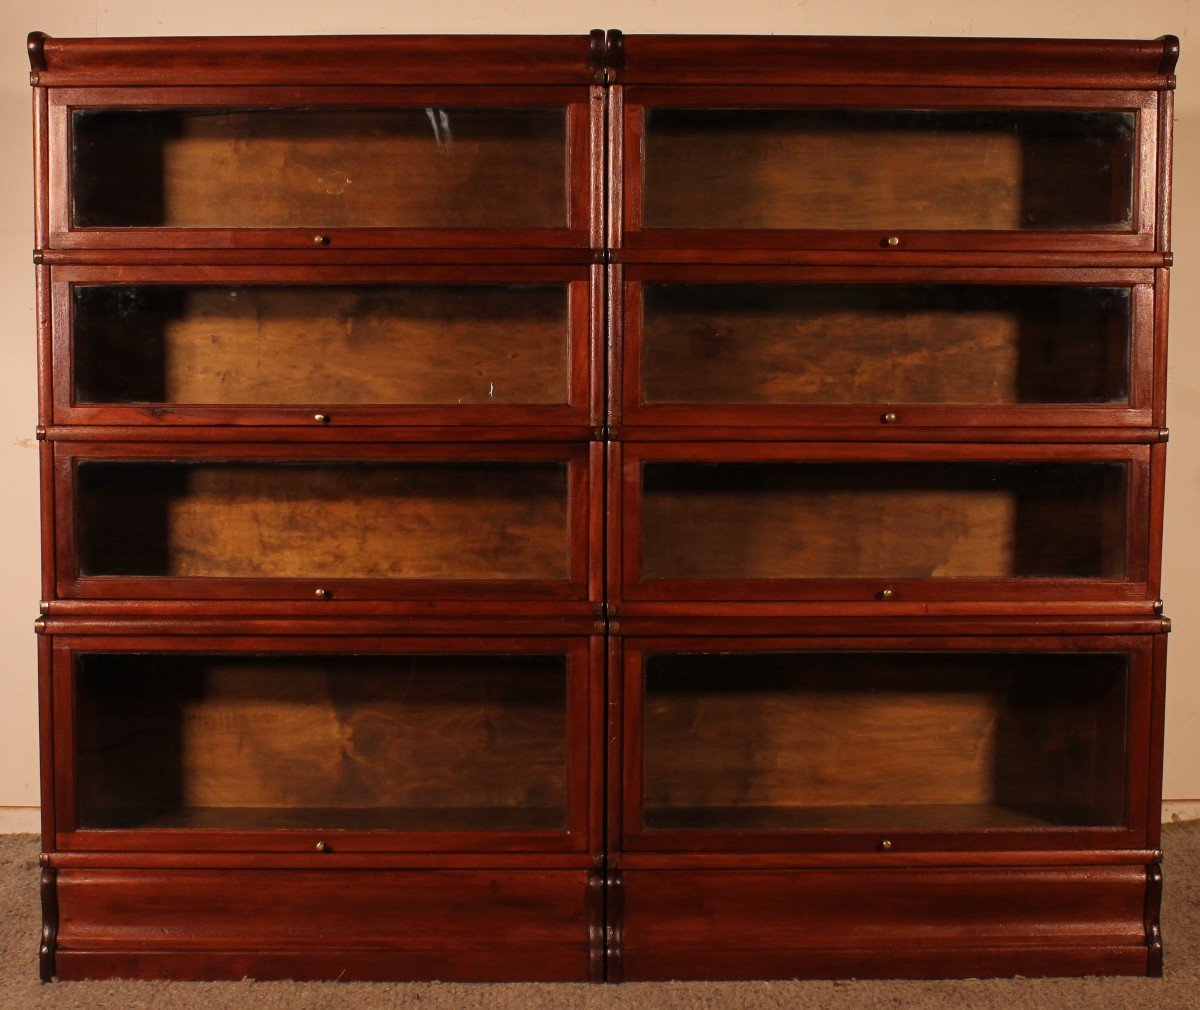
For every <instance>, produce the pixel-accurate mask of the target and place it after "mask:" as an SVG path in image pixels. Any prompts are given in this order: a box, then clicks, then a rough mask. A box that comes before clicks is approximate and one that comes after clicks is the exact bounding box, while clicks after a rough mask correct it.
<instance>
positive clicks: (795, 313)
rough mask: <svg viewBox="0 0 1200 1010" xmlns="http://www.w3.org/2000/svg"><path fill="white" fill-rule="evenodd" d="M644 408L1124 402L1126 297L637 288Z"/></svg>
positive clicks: (994, 288) (988, 288)
mask: <svg viewBox="0 0 1200 1010" xmlns="http://www.w3.org/2000/svg"><path fill="white" fill-rule="evenodd" d="M643 291H644V294H643V306H642V318H641V334H642V342H643V350H642V358H643V365H642V368H643V376H642V389H641V397H642V401H643V402H644V403H646V404H687V403H696V404H768V405H770V404H822V403H830V404H852V403H877V404H904V403H913V404H924V403H928V404H1056V403H1060V404H1087V403H1097V404H1104V403H1121V402H1128V400H1129V397H1130V345H1131V334H1132V319H1133V312H1132V298H1131V291H1130V289H1129V288H1117V287H1069V286H1064V285H1053V284H1050V285H1024V286H1013V285H962V284H936V285H935V284H766V283H758V284H745V283H730V284H662V283H648V284H646V285H645V286H644V288H643Z"/></svg>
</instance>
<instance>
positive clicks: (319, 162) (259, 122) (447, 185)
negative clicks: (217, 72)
mask: <svg viewBox="0 0 1200 1010" xmlns="http://www.w3.org/2000/svg"><path fill="white" fill-rule="evenodd" d="M72 142H73V154H74V157H73V165H72V179H73V185H74V191H73V193H72V198H73V207H74V223H75V224H76V225H77V226H79V227H82V228H282V227H292V228H300V227H342V228H348V227H358V228H372V227H377V228H382V227H394V228H516V227H546V228H562V227H565V226H566V223H567V209H566V208H567V202H566V167H565V166H566V150H567V145H566V110H565V109H562V108H545V109H543V108H539V109H505V108H495V109H456V108H428V109H425V108H417V109H414V108H382V109H379V108H371V109H353V108H350V109H343V108H338V109H252V110H248V111H230V110H226V109H166V110H141V109H138V110H129V111H125V110H93V111H78V112H75V113H74V114H73V117H72Z"/></svg>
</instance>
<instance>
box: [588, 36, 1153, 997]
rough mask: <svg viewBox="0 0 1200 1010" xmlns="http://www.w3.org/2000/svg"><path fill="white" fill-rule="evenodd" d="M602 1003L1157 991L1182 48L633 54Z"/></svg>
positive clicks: (952, 43) (708, 45)
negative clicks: (1174, 90) (854, 986)
mask: <svg viewBox="0 0 1200 1010" xmlns="http://www.w3.org/2000/svg"><path fill="white" fill-rule="evenodd" d="M623 51H624V62H623V64H622V65H621V66H619V67H618V68H617V70H616V81H617V84H616V86H615V87H614V88H613V91H612V97H611V102H610V133H609V137H610V166H611V168H610V178H611V179H612V189H611V201H610V232H609V234H610V242H611V243H612V246H613V249H614V257H615V258H616V260H617V264H616V265H614V266H613V267H612V268H611V276H612V282H611V289H612V291H613V305H612V311H611V320H612V326H613V336H612V339H611V342H610V343H611V346H612V348H613V355H612V363H611V374H612V376H613V381H612V384H611V386H610V391H611V406H610V409H611V425H612V428H613V431H614V440H613V442H612V444H611V446H610V450H609V452H610V455H609V554H608V559H609V560H608V570H607V578H608V598H609V600H610V605H611V607H612V608H613V609H614V612H615V619H614V621H613V623H612V625H611V626H610V630H611V631H612V637H611V639H610V667H609V669H610V674H609V678H610V680H609V687H610V691H611V692H612V698H613V706H614V711H615V713H616V714H615V715H614V718H613V722H612V732H611V734H610V739H611V741H612V742H611V749H610V757H609V768H610V769H614V768H619V769H620V773H619V775H618V774H613V775H612V776H611V777H610V791H609V807H608V809H609V820H608V845H609V866H610V869H609V885H610V895H609V921H610V928H611V929H613V931H614V933H615V934H616V936H617V937H618V941H619V942H618V943H617V944H616V948H617V952H616V953H615V954H614V956H613V957H612V958H611V960H610V963H609V977H610V978H626V979H664V978H680V977H682V978H747V977H749V978H756V977H784V978H790V977H796V976H818V977H822V976H825V977H827V976H871V975H893V976H914V975H915V976H921V977H927V976H931V975H933V976H938V975H965V976H972V975H981V974H983V975H990V974H997V973H1001V974H1004V973H1017V974H1022V975H1025V974H1046V973H1072V972H1101V973H1103V972H1132V973H1147V972H1149V973H1155V972H1158V971H1159V970H1160V968H1161V942H1160V936H1159V931H1158V893H1159V882H1160V880H1161V875H1160V871H1159V853H1158V852H1157V847H1158V844H1159V805H1160V799H1159V769H1160V767H1161V728H1162V723H1161V719H1162V706H1163V668H1164V641H1165V634H1164V633H1165V631H1166V630H1167V623H1166V621H1165V620H1164V619H1163V618H1162V617H1161V616H1160V615H1161V612H1162V611H1161V603H1159V602H1158V594H1159V554H1160V537H1161V502H1162V472H1163V470H1162V468H1163V455H1164V449H1165V447H1164V446H1163V445H1162V444H1161V443H1162V442H1163V441H1165V439H1166V431H1165V429H1164V427H1163V424H1164V416H1163V402H1164V396H1163V393H1164V390H1163V375H1164V371H1163V353H1164V346H1165V344H1164V340H1165V325H1166V294H1167V271H1166V268H1167V267H1168V266H1169V264H1170V252H1169V250H1170V242H1169V231H1168V223H1167V222H1168V216H1167V212H1168V200H1169V156H1170V127H1171V90H1170V89H1171V87H1172V86H1173V78H1172V77H1171V70H1172V68H1173V65H1174V58H1175V53H1176V46H1175V42H1174V40H1171V39H1166V40H1162V39H1160V40H1158V41H1156V42H1148V43H1097V42H1091V43H1087V42H1062V43H1051V42H1045V43H1034V42H1029V43H1014V42H1007V43H1006V42H1000V41H992V42H988V43H985V42H965V43H964V42H962V41H961V40H949V39H945V40H929V39H927V40H916V39H912V40H906V41H905V42H903V43H902V42H900V41H898V40H884V39H871V40H867V39H777V38H772V39H750V38H741V39H707V38H701V37H690V38H689V37H680V38H665V37H655V36H634V37H628V38H626V39H625V40H624V46H623Z"/></svg>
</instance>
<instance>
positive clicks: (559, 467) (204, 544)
mask: <svg viewBox="0 0 1200 1010" xmlns="http://www.w3.org/2000/svg"><path fill="white" fill-rule="evenodd" d="M77 498H78V501H77V508H78V516H77V520H76V526H77V537H78V549H79V567H80V574H81V575H133V576H175V577H197V576H200V577H203V576H225V577H242V578H287V577H295V578H326V579H329V578H375V579H563V578H566V577H567V575H568V553H569V550H568V548H569V534H568V512H567V466H566V464H565V463H557V462H551V463H493V462H486V463H478V462H473V463H440V462H439V463H391V462H384V463H376V462H370V463H342V462H331V463H259V462H253V463H167V462H161V463H160V462H145V463H135V462H111V463H110V462H83V463H81V464H79V468H78V491H77Z"/></svg>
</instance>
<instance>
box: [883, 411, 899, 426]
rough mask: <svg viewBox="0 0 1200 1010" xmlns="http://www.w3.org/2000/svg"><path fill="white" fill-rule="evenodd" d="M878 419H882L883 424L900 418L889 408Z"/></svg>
mask: <svg viewBox="0 0 1200 1010" xmlns="http://www.w3.org/2000/svg"><path fill="white" fill-rule="evenodd" d="M879 420H881V421H882V422H883V423H884V424H895V423H896V422H897V421H899V420H900V418H899V417H898V416H897V415H896V414H893V413H892V412H891V411H890V410H889V411H888V412H887V413H886V414H884V415H883V417H881V418H880V419H879Z"/></svg>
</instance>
